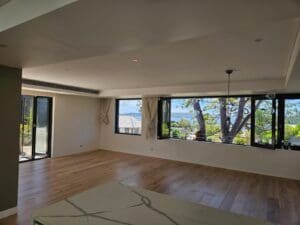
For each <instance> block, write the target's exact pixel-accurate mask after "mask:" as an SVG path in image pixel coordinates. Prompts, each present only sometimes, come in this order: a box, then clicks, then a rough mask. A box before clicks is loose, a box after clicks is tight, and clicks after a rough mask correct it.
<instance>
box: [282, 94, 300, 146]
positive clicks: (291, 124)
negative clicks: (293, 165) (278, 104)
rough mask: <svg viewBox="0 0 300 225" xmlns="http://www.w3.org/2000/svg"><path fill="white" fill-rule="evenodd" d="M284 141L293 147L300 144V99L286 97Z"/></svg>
mask: <svg viewBox="0 0 300 225" xmlns="http://www.w3.org/2000/svg"><path fill="white" fill-rule="evenodd" d="M284 141H285V143H287V144H288V145H289V146H291V148H294V147H299V146H300V99H286V100H285V112H284Z"/></svg>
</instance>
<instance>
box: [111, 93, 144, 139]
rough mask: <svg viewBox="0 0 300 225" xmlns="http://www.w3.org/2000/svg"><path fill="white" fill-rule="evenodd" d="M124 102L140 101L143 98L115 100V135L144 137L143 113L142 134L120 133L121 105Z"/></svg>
mask: <svg viewBox="0 0 300 225" xmlns="http://www.w3.org/2000/svg"><path fill="white" fill-rule="evenodd" d="M122 100H140V101H142V99H141V98H117V99H116V100H115V134H123V135H133V136H142V132H143V131H142V126H143V125H142V121H143V115H142V113H141V133H140V134H139V133H126V132H119V103H120V101H122ZM142 110H143V109H142Z"/></svg>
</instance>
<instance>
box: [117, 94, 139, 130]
mask: <svg viewBox="0 0 300 225" xmlns="http://www.w3.org/2000/svg"><path fill="white" fill-rule="evenodd" d="M141 110H142V100H141V99H118V100H117V101H116V128H115V132H116V133H119V134H132V135H140V134H141V133H142V114H141Z"/></svg>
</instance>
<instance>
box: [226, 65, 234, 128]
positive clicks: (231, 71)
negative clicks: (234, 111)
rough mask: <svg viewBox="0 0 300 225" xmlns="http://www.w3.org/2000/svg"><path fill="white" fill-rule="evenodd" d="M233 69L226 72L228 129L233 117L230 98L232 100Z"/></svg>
mask: <svg viewBox="0 0 300 225" xmlns="http://www.w3.org/2000/svg"><path fill="white" fill-rule="evenodd" d="M233 71H234V70H233V69H227V70H225V72H226V74H227V99H226V101H225V102H226V106H225V107H226V123H227V127H229V126H230V124H231V121H230V119H231V115H230V102H229V98H230V82H231V74H232V73H233Z"/></svg>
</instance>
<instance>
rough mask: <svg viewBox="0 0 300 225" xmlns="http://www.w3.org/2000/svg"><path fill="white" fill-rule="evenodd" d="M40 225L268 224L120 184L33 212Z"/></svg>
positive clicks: (96, 188)
mask: <svg viewBox="0 0 300 225" xmlns="http://www.w3.org/2000/svg"><path fill="white" fill-rule="evenodd" d="M31 224H42V225H118V224H124V225H271V224H270V223H267V222H264V221H262V220H259V219H256V218H251V217H246V216H242V215H238V214H234V213H230V212H225V211H222V210H218V209H214V208H210V207H206V206H203V205H199V204H194V203H190V202H186V201H182V200H178V199H175V198H172V197H170V196H168V195H164V194H159V193H156V192H152V191H147V190H144V189H136V188H132V187H128V186H125V185H123V184H121V183H107V184H104V185H100V186H97V187H95V188H93V189H90V190H87V191H85V192H82V193H80V194H78V195H75V196H73V197H70V198H67V199H65V200H63V201H61V202H58V203H55V204H53V205H50V206H48V207H46V208H43V209H40V210H38V211H36V212H35V213H34V214H33V215H32V219H31Z"/></svg>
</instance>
